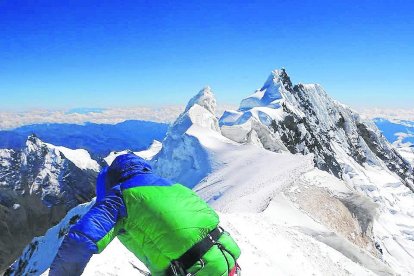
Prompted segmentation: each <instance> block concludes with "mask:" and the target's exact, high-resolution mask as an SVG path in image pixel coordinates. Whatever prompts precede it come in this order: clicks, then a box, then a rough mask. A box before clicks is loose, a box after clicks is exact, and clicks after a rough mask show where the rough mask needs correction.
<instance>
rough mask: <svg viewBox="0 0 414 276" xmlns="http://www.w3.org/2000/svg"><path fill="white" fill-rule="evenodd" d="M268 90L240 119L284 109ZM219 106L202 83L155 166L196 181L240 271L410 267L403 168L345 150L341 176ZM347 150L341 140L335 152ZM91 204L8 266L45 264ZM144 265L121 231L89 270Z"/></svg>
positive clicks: (381, 271)
mask: <svg viewBox="0 0 414 276" xmlns="http://www.w3.org/2000/svg"><path fill="white" fill-rule="evenodd" d="M272 89H274V87H271V90H272ZM271 92H272V93H270V95H268V96H270V99H267V100H269V101H268V102H270V103H271V104H270V105H269V106H268V107H260V105H261V104H263V102H262V100H263V96H265V95H254V96H253V97H251V98H250V99H248V100H247V101H244V103H242V105H241V107H242V109H250V107H251V106H255V108H252V110H249V114H247V115H244V114H245V113H243V112H244V111H243V110H240V111H237V112H234V113H235V114H236V115H237V117H238V118H241V117H240V116H247V117H245V118H244V119H240V120H241V121H239V122H240V124H241V125H243V124H244V123H245V122H247V121H248V119H249V118H251V117H255V118H257V119H258V120H257V121H258V122H259V121H266V119H268V118H269V117H271V116H273V117H271V118H272V119H275V118H276V119H277V118H279V119H283V116H284V115H283V113H282V112H281V111H280V110H278V108H280V106H281V104H282V102H283V99H282V98H283V97H281V95H280V94H278V91H277V89H276V90H272V91H271ZM257 94H260V93H259V92H257ZM249 106H250V107H249ZM257 106H259V107H258V108H256V107H257ZM291 108H293V106H292V107H291ZM214 110H215V99H214V96H213V93H212V92H211V89H210V88H205V89H203V90H201V91H200V92H199V93H198V94H197V95H196V96H195V97H194V98H193V99H191V101H190V102H189V104H188V105H187V108H186V109H185V111H184V113H182V114H181V115H180V116H179V118H178V119H177V121H176V122H175V123H174V124H173V125H172V126H171V128H170V130H169V132H168V134H167V137H166V139H165V140H164V141H163V147H162V149H161V151H160V152H159V153H158V154H157V155H156V156H155V157H154V158H153V159H152V160H151V162H152V163H153V166H154V168H155V170H156V171H157V173H159V174H161V175H163V176H166V177H169V178H172V179H174V180H176V181H178V182H181V183H182V184H184V185H187V186H188V187H191V188H193V189H194V190H195V191H196V192H197V193H198V194H199V195H200V196H201V197H202V198H203V199H205V200H206V201H207V202H208V203H209V204H210V205H211V206H212V207H213V208H215V210H217V212H218V213H219V215H220V218H221V225H222V226H223V227H224V228H225V229H226V230H227V231H229V232H230V233H231V234H232V235H233V236H234V237H235V239H236V240H237V242H238V244H239V245H240V247H241V249H242V255H241V257H240V265H241V267H242V269H243V275H414V273H413V271H414V257H413V252H414V242H413V240H414V221H413V216H414V213H413V205H414V204H413V203H414V198H413V194H412V192H411V191H410V190H409V189H408V188H407V187H406V186H405V185H403V183H402V182H401V179H400V178H399V176H397V174H395V173H392V172H391V171H390V170H388V169H386V166H385V165H382V166H377V165H375V164H374V165H369V166H368V165H366V166H362V165H361V164H359V163H357V162H353V161H352V160H350V159H349V158H348V157H347V156H348V155H347V154H346V153H343V156H340V157H341V158H343V159H344V160H347V162H348V163H347V164H346V166H348V167H347V168H348V171H347V173H346V174H345V177H344V179H345V180H347V181H343V180H341V179H339V178H337V177H335V176H334V175H333V174H330V173H328V172H325V171H321V170H320V169H318V168H316V167H315V162H314V155H313V154H307V155H303V154H292V153H289V152H288V151H287V150H286V147H285V145H284V144H283V143H282V141H280V140H277V137H275V136H274V135H273V136H269V137H268V139H264V138H263V136H264V135H266V133H270V132H267V131H268V130H266V128H265V127H263V126H262V125H259V124H256V125H255V126H254V129H255V131H251V129H252V128H253V127H251V128H250V129H248V131H246V132H245V133H244V134H246V135H247V139H245V138H243V141H239V142H236V141H234V140H235V139H233V140H230V139H229V138H226V137H225V136H223V135H222V133H221V132H222V129H220V127H219V124H218V120H217V118H216V117H215V116H214ZM297 112H300V110H298V111H297ZM229 116H231V112H228V113H225V117H226V118H229ZM229 121H231V120H229ZM250 123H251V122H250ZM251 125H252V123H251ZM226 131H227V134H228V133H229V132H231V131H232V130H231V128H228V129H227V130H226ZM244 134H243V135H244ZM243 135H241V134H240V133H232V137H233V138H234V137H236V138H237V137H241V136H243ZM259 136H261V137H262V138H261V139H259ZM244 137H246V136H244ZM272 141H273V142H272ZM266 143H267V145H266V146H265V145H264V144H266ZM270 146H272V150H271V151H270V150H268V147H270ZM264 148H267V149H264ZM341 150H342V147H340V146H339V145H338V148H335V154H337V155H339V154H340V152H341ZM341 158H338V159H339V160H341ZM378 162H379V161H378ZM350 179H351V180H352V181H350ZM91 204H92V203H91ZM91 204H89V205H81V206H78V207H76V208H75V209H74V210H72V212H71V213H70V214H68V216H67V217H66V218H65V220H63V221H62V222H61V223H60V224H59V225H57V226H55V227H54V228H52V229H50V230H49V231H48V232H47V233H46V235H45V237H41V238H38V239H37V240H35V242H37V243H36V244H35V245H29V246H28V247H27V248H26V250H25V252H24V254H23V255H22V257H21V259H20V260H17V261H16V263H15V265H14V267H13V269H14V270H13V272H12V273H11V274H12V275H20V274H19V273H21V274H24V275H37V274H40V273H43V272H44V270H45V269H47V268H48V267H49V265H50V263H51V261H52V260H53V257H54V254H55V252H56V250H57V248H58V245H59V244H60V242H61V240H62V237H59V235H57V234H56V233H59V232H61V233H62V232H64V231H66V230H65V229H67V228H68V225H69V222H70V220H71V218H73V216H75V215H76V214H83V213H84V212H85V211H86V210H87V209H88V208H89V207H90V206H91ZM73 221H74V219H73V220H72V222H73ZM60 229H63V230H62V231H60ZM60 236H62V235H60ZM32 244H33V243H32ZM50 244H53V246H50ZM20 264H21V265H20ZM19 267H22V268H21V269H20V268H19ZM138 269H145V267H144V266H143V265H142V264H141V263H140V262H139V261H138V260H137V259H136V258H135V257H134V256H133V255H132V254H131V253H129V252H128V251H127V250H126V249H125V248H124V247H123V246H122V245H121V244H120V242H119V241H118V240H115V241H113V242H112V244H110V245H109V247H108V248H107V249H105V250H104V252H103V253H101V254H100V255H95V256H93V258H92V260H91V262H90V263H89V264H88V266H87V267H86V269H85V271H84V274H83V275H139V271H138ZM34 270H36V272H33V273H31V272H30V271H34ZM45 275H46V274H45Z"/></svg>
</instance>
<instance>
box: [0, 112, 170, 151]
mask: <svg viewBox="0 0 414 276" xmlns="http://www.w3.org/2000/svg"><path fill="white" fill-rule="evenodd" d="M167 130H168V124H166V123H156V122H148V121H140V120H130V121H125V122H123V123H119V124H114V125H111V124H95V123H86V124H84V125H77V124H57V123H56V124H34V125H27V126H22V127H19V128H16V129H13V130H7V131H0V148H3V149H15V150H19V149H22V148H24V146H25V143H26V140H27V137H28V136H29V135H31V134H35V135H36V136H37V137H39V138H40V139H41V140H42V141H44V142H46V143H51V144H53V145H56V146H64V147H67V148H71V149H86V150H87V151H88V152H89V153H91V155H92V156H99V157H104V156H106V155H108V153H109V152H111V151H120V150H125V149H129V150H131V151H141V150H144V149H147V148H148V147H149V146H150V145H151V143H152V141H153V140H158V141H162V140H163V139H164V137H165V135H166V133H167Z"/></svg>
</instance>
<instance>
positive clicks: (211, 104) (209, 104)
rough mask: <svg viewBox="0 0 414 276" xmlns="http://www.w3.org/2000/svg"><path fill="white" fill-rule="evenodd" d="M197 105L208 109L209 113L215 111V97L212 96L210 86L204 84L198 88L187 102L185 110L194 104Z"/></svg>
mask: <svg viewBox="0 0 414 276" xmlns="http://www.w3.org/2000/svg"><path fill="white" fill-rule="evenodd" d="M196 104H197V105H199V106H201V107H203V108H205V109H206V110H208V111H209V112H210V113H211V114H213V115H215V113H216V106H217V104H216V98H215V97H214V94H213V91H212V90H211V88H210V86H206V87H204V88H203V89H201V90H200V92H198V93H197V95H195V96H194V97H193V98H191V100H190V101H189V102H188V104H187V107H186V108H185V112H186V111H188V110H189V109H190V108H191V107H193V106H194V105H196Z"/></svg>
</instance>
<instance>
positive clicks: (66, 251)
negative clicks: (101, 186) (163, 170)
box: [49, 188, 126, 276]
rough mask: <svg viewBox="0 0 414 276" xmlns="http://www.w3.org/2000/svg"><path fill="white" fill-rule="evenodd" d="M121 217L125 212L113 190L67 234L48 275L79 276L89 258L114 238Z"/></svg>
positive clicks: (122, 203)
mask: <svg viewBox="0 0 414 276" xmlns="http://www.w3.org/2000/svg"><path fill="white" fill-rule="evenodd" d="M124 216H126V210H125V205H124V201H123V199H122V196H121V193H120V191H119V188H118V189H113V193H111V194H110V195H107V196H106V197H105V198H103V199H102V201H100V202H97V203H96V204H95V205H94V206H93V207H92V208H91V209H90V210H89V211H88V212H87V213H86V214H85V215H84V216H83V217H82V218H81V219H80V220H79V222H78V223H77V224H76V225H74V226H73V227H72V228H71V229H70V230H69V233H68V235H67V236H66V237H65V239H64V240H63V242H62V245H61V246H60V248H59V251H58V253H57V255H56V257H55V259H54V261H53V263H52V265H51V267H50V272H49V275H52V276H55V275H81V274H82V272H83V270H84V269H85V267H86V264H87V263H88V262H89V259H90V258H91V257H92V255H93V254H96V253H100V252H102V250H103V249H104V248H105V247H106V246H107V245H108V244H109V243H110V242H111V241H112V239H113V238H114V237H115V236H116V235H117V231H116V227H115V226H116V224H117V222H118V220H119V219H120V218H122V217H124Z"/></svg>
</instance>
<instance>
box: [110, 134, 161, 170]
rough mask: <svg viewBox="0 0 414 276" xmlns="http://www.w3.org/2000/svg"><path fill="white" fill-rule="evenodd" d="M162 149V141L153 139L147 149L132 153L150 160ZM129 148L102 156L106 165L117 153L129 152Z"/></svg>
mask: <svg viewBox="0 0 414 276" xmlns="http://www.w3.org/2000/svg"><path fill="white" fill-rule="evenodd" d="M161 149H162V143H161V142H160V141H157V140H154V141H152V144H151V145H150V146H149V148H148V149H146V150H142V151H136V152H133V153H134V154H136V155H138V156H140V157H142V158H144V159H146V160H151V159H152V158H153V157H154V156H155V155H156V154H158V153H159V152H160V150H161ZM130 152H132V151H130V150H123V151H112V152H111V153H109V155H108V156H107V157H105V158H104V161H105V162H106V164H107V165H111V164H112V162H113V161H114V160H115V158H116V157H117V156H119V155H122V154H126V153H130Z"/></svg>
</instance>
